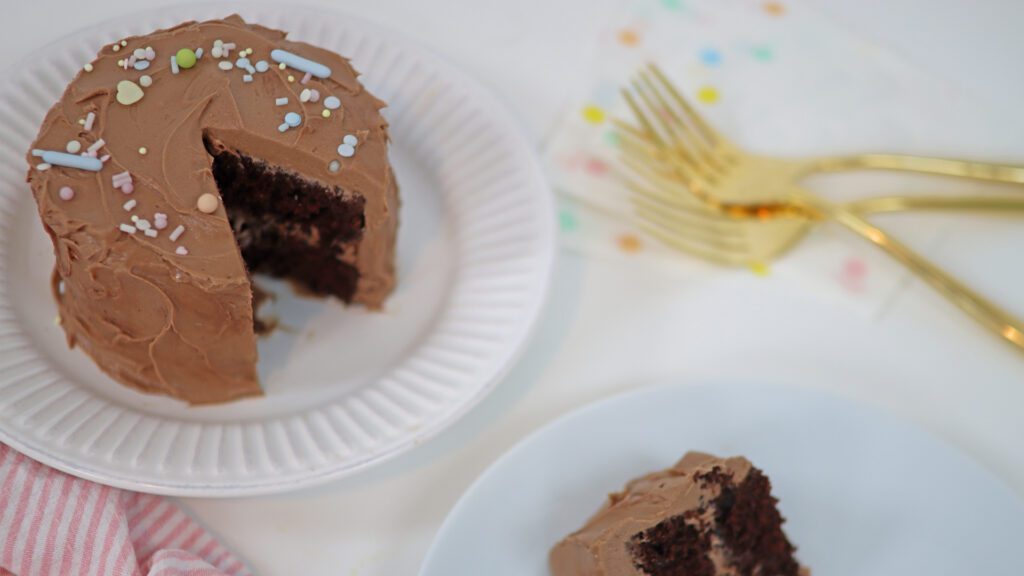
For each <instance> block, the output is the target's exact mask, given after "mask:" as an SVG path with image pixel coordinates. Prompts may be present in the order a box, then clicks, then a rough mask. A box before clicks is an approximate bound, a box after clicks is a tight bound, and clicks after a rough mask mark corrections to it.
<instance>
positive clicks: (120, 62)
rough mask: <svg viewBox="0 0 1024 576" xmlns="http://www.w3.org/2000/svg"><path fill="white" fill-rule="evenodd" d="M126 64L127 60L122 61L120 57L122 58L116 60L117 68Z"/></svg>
mask: <svg viewBox="0 0 1024 576" xmlns="http://www.w3.org/2000/svg"><path fill="white" fill-rule="evenodd" d="M126 64H127V62H125V61H124V58H122V59H120V60H118V61H117V67H118V68H124V67H125V65H126Z"/></svg>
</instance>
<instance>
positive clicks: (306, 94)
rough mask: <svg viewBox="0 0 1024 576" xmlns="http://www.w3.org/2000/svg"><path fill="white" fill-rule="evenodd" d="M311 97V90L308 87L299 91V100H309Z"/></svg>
mask: <svg viewBox="0 0 1024 576" xmlns="http://www.w3.org/2000/svg"><path fill="white" fill-rule="evenodd" d="M312 97H313V92H312V91H311V90H310V89H309V88H303V89H302V92H300V93H299V102H309V99H310V98H312Z"/></svg>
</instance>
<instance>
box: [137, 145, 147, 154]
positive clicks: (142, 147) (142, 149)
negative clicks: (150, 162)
mask: <svg viewBox="0 0 1024 576" xmlns="http://www.w3.org/2000/svg"><path fill="white" fill-rule="evenodd" d="M147 152H149V150H146V147H145V146H141V147H139V154H142V155H143V156H145V155H146V153H147Z"/></svg>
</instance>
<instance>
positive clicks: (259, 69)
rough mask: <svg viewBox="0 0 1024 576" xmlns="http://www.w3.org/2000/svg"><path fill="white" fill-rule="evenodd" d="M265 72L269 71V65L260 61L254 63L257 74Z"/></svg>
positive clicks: (264, 61)
mask: <svg viewBox="0 0 1024 576" xmlns="http://www.w3.org/2000/svg"><path fill="white" fill-rule="evenodd" d="M267 70H270V64H268V63H267V61H266V60H260V61H259V62H257V63H256V71H257V72H260V73H263V72H266V71H267Z"/></svg>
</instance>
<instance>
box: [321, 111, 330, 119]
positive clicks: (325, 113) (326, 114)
mask: <svg viewBox="0 0 1024 576" xmlns="http://www.w3.org/2000/svg"><path fill="white" fill-rule="evenodd" d="M320 115H321V116H323V117H324V118H330V117H331V111H330V110H324V111H323V112H321V113H320Z"/></svg>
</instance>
